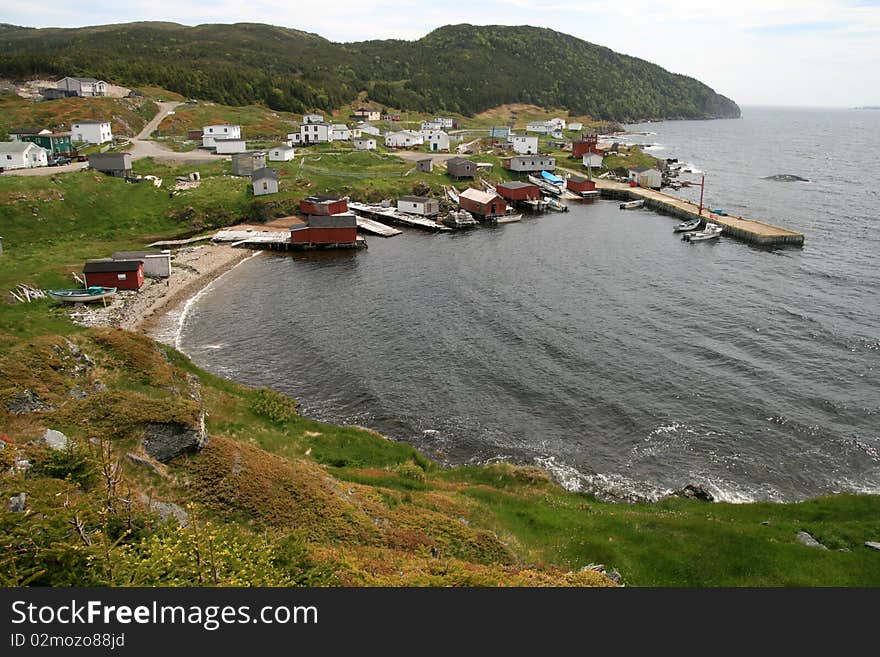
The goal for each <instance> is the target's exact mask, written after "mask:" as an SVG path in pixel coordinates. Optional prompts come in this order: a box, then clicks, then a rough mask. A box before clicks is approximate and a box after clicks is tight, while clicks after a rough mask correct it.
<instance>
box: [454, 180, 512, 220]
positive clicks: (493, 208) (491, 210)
mask: <svg viewBox="0 0 880 657" xmlns="http://www.w3.org/2000/svg"><path fill="white" fill-rule="evenodd" d="M458 204H459V205H460V206H461V208H462V209H463V210H467V211H468V212H470V213H471V214H475V215H477V216H480V217H497V216H498V215H502V214H504V213H505V212H506V211H507V201H505V200H504V199H503V198H501V197H500V196H499V195H498V194H493V193H492V192H481V191H480V190H478V189H474V188H473V187H469V188H468V189H466V190H464V191H463V192H462V193H461V194H459V195H458Z"/></svg>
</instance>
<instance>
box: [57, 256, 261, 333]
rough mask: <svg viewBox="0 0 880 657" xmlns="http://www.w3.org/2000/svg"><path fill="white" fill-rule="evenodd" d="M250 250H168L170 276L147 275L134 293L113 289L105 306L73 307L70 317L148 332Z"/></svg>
mask: <svg viewBox="0 0 880 657" xmlns="http://www.w3.org/2000/svg"><path fill="white" fill-rule="evenodd" d="M253 253H254V252H253V251H251V250H249V249H234V248H232V247H230V246H227V245H218V244H205V245H198V246H191V247H184V248H181V249H178V250H177V251H174V252H173V253H172V257H171V277H170V278H168V279H151V278H148V279H147V280H146V282H145V283H144V285H143V287H142V288H141V289H140V290H138V291H137V292H134V291H127V290H124V291H120V292H117V293H116V295H115V297H114V299H113V301H112V302H111V303H108V304H107V305H106V307H104V306H100V305H97V304H93V305H92V306H89V307H79V308H74V309H73V310H71V313H70V314H71V317H72V319H73V320H74V321H75V322H77V323H78V324H81V325H84V326H113V327H118V328H122V329H126V330H128V331H142V332H144V333H148V334H149V333H152V330H153V328H154V327H155V325H156V324H157V323H158V322H159V321H160V320H161V318H162V317H163V316H164V315H165V314H166V313H168V312H170V311H172V310H174V309H176V308H178V307H179V306H180V305H182V304H184V303H185V302H186V300H187V299H189V298H190V297H192V296H193V295H195V294H197V293H198V292H199V291H200V290H202V289H203V288H204V287H205V286H206V285H208V283H210V282H211V281H213V280H214V279H215V278H217V277H218V276H220V275H221V274H223V273H224V272H226V271H228V270H229V269H231V268H232V267H234V266H235V265H236V264H238V263H239V262H241V261H242V260H244V259H245V258H247V257H248V256H250V255H253Z"/></svg>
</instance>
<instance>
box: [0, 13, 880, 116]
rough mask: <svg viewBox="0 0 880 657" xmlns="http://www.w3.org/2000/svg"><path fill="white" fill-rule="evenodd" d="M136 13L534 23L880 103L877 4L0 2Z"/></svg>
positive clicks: (800, 92) (782, 101) (56, 19)
mask: <svg viewBox="0 0 880 657" xmlns="http://www.w3.org/2000/svg"><path fill="white" fill-rule="evenodd" d="M138 20H162V21H173V22H176V23H182V24H184V25H198V24H200V23H236V22H250V23H271V24H273V25H281V26H284V27H291V28H295V29H299V30H304V31H307V32H314V33H316V34H319V35H321V36H323V37H325V38H327V39H330V40H331V41H360V40H365V39H388V38H395V39H418V38H420V37H422V36H424V35H425V34H427V33H428V32H430V31H431V30H433V29H435V28H437V27H440V26H442V25H448V24H455V23H471V24H474V25H532V26H535V27H548V28H551V29H554V30H557V31H559V32H565V33H567V34H571V35H573V36H576V37H579V38H581V39H584V40H586V41H590V42H592V43H596V44H599V45H602V46H607V47H609V48H611V49H612V50H615V51H617V52H620V53H623V54H627V55H632V56H634V57H639V58H642V59H645V60H648V61H650V62H654V63H655V64H659V65H660V66H662V67H663V68H666V69H667V70H670V71H673V72H675V73H683V74H685V75H689V76H692V77H695V78H697V79H698V80H700V81H702V82H704V83H706V84H708V85H709V86H710V87H712V88H713V89H715V91H717V92H718V93H722V94H724V95H725V96H728V97H730V98H732V99H733V100H735V101H736V102H737V103H739V104H740V105H798V106H819V107H835V106H840V107H852V106H861V105H880V0H793V1H790V0H725V1H720V0H689V1H682V0H678V1H672V0H651V1H645V0H621V1H614V0H602V1H600V2H599V1H594V0H504V1H496V0H481V1H480V2H473V0H442V1H435V0H426V1H422V2H400V1H397V2H391V1H389V0H333V2H331V3H330V4H329V5H327V6H322V5H321V4H320V3H317V4H316V3H314V2H302V1H301V0H249V1H247V2H241V1H240V0H187V2H179V0H127V1H126V2H124V3H123V2H117V1H110V0H88V2H86V1H84V0H3V4H2V8H0V22H4V23H12V24H14V25H25V26H28V27H82V26H86V25H103V24H106V23H125V22H130V21H138ZM536 56H540V54H539V53H536Z"/></svg>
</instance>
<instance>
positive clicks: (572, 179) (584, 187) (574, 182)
mask: <svg viewBox="0 0 880 657" xmlns="http://www.w3.org/2000/svg"><path fill="white" fill-rule="evenodd" d="M567 187H568V188H569V189H570V190H571V191H573V192H592V191H595V189H596V183H595V182H594V181H592V180H588V179H587V178H581V177H580V176H569V178H568V183H567Z"/></svg>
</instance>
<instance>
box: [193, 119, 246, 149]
mask: <svg viewBox="0 0 880 657" xmlns="http://www.w3.org/2000/svg"><path fill="white" fill-rule="evenodd" d="M215 139H241V126H240V125H227V124H220V125H206V126H205V127H204V128H202V147H203V148H213V147H214V140H215Z"/></svg>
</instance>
